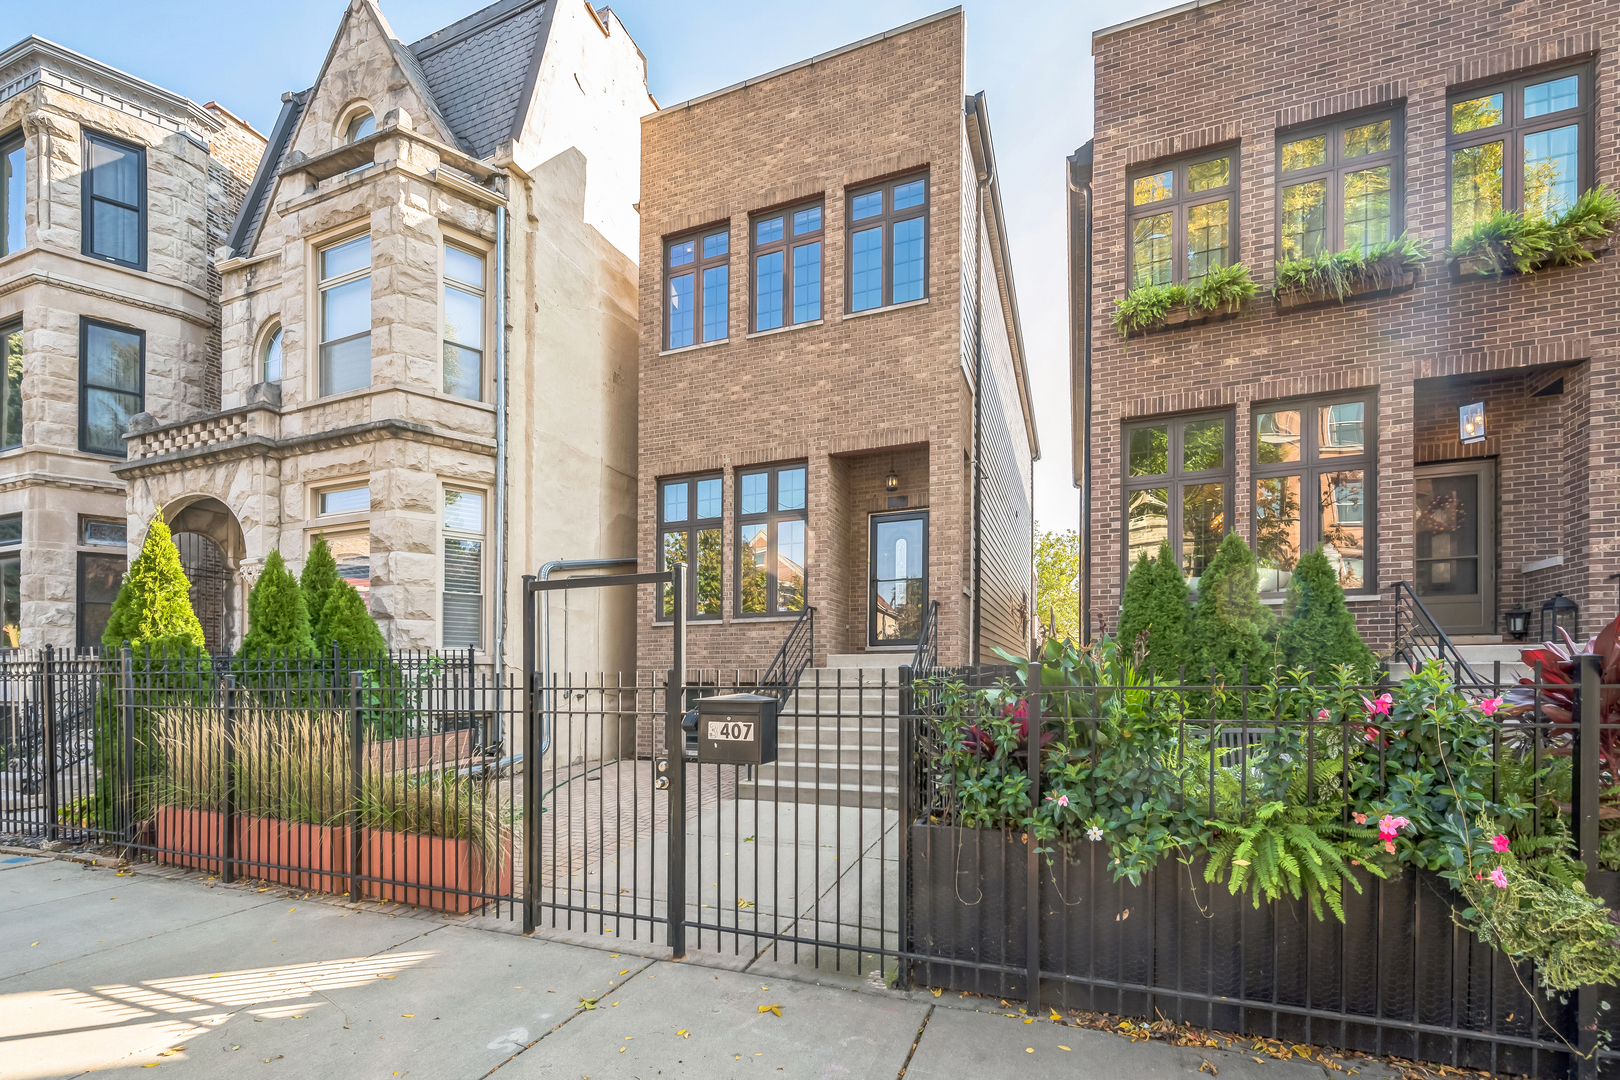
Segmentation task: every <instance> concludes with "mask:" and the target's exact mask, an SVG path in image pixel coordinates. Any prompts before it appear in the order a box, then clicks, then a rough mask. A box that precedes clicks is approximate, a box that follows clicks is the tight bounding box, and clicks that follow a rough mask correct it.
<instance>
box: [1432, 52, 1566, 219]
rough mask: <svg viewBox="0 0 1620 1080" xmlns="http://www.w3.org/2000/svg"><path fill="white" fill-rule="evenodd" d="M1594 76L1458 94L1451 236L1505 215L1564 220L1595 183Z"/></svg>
mask: <svg viewBox="0 0 1620 1080" xmlns="http://www.w3.org/2000/svg"><path fill="white" fill-rule="evenodd" d="M1591 101H1592V73H1591V69H1590V68H1580V69H1577V70H1574V71H1559V72H1552V73H1550V74H1544V75H1537V76H1534V77H1531V78H1524V79H1515V80H1512V81H1509V82H1503V83H1498V84H1495V85H1492V86H1485V87H1479V88H1476V89H1474V90H1468V91H1463V92H1459V93H1454V94H1452V95H1451V98H1450V100H1449V102H1448V105H1449V110H1448V113H1449V119H1450V123H1449V126H1448V133H1447V136H1446V148H1447V151H1448V154H1449V158H1450V174H1451V236H1452V238H1453V239H1456V238H1457V237H1460V236H1462V235H1463V234H1465V233H1467V232H1468V231H1469V230H1470V229H1472V228H1473V227H1474V226H1475V225H1476V224H1478V223H1479V222H1481V221H1484V220H1486V219H1487V218H1489V217H1490V216H1491V215H1492V214H1494V213H1495V212H1496V211H1498V210H1503V209H1508V210H1522V211H1524V212H1525V213H1526V214H1528V215H1531V216H1535V217H1545V218H1552V217H1556V216H1558V215H1559V214H1560V213H1562V212H1563V211H1564V210H1565V209H1567V208H1568V207H1569V206H1570V204H1571V203H1573V202H1574V201H1575V199H1576V198H1577V197H1578V196H1579V195H1580V193H1581V189H1582V188H1584V187H1586V186H1588V185H1589V184H1590V183H1591V152H1590V142H1591V118H1590V114H1591Z"/></svg>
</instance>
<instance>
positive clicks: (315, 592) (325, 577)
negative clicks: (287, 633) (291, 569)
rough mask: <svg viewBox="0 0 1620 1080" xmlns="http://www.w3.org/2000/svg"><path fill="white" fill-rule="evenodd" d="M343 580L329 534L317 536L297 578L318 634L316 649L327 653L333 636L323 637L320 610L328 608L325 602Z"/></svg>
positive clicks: (311, 623)
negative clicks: (327, 538)
mask: <svg viewBox="0 0 1620 1080" xmlns="http://www.w3.org/2000/svg"><path fill="white" fill-rule="evenodd" d="M341 580H342V579H341V578H339V577H338V571H337V560H336V559H334V558H332V549H331V548H330V547H328V546H327V544H326V537H324V536H320V535H316V537H315V540H314V542H313V543H311V544H310V547H309V555H308V556H307V557H306V558H305V559H304V572H303V573H302V574H300V575H299V577H298V587H299V588H300V589H302V590H303V591H304V606H305V607H306V608H307V609H308V610H309V622H310V628H311V632H312V633H313V634H314V637H315V651H316V652H319V653H321V654H322V655H325V654H326V653H328V652H331V651H332V650H331V641H330V639H323V638H322V637H321V629H320V627H321V611H322V610H324V609H325V607H326V601H327V600H328V599H329V598H330V597H331V595H332V590H333V589H335V588H336V587H337V584H338V582H339V581H341Z"/></svg>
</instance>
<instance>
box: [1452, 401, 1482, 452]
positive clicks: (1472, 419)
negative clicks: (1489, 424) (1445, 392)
mask: <svg viewBox="0 0 1620 1080" xmlns="http://www.w3.org/2000/svg"><path fill="white" fill-rule="evenodd" d="M1457 437H1458V438H1460V439H1461V440H1462V441H1463V442H1465V443H1477V442H1484V441H1485V403H1484V402H1483V401H1476V402H1474V403H1473V404H1472V405H1464V406H1463V407H1462V408H1460V409H1458V410H1457Z"/></svg>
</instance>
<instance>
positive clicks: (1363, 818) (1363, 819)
mask: <svg viewBox="0 0 1620 1080" xmlns="http://www.w3.org/2000/svg"><path fill="white" fill-rule="evenodd" d="M1350 816H1351V817H1353V818H1355V819H1356V824H1357V825H1365V824H1367V815H1366V814H1351V815H1350Z"/></svg>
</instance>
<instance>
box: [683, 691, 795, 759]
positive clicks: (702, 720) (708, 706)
mask: <svg viewBox="0 0 1620 1080" xmlns="http://www.w3.org/2000/svg"><path fill="white" fill-rule="evenodd" d="M697 759H698V760H699V761H708V762H721V763H724V764H728V765H763V764H765V763H766V762H768V761H775V760H776V699H775V698H774V697H770V696H768V695H764V694H726V695H724V696H722V697H706V698H699V699H698V703H697Z"/></svg>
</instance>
